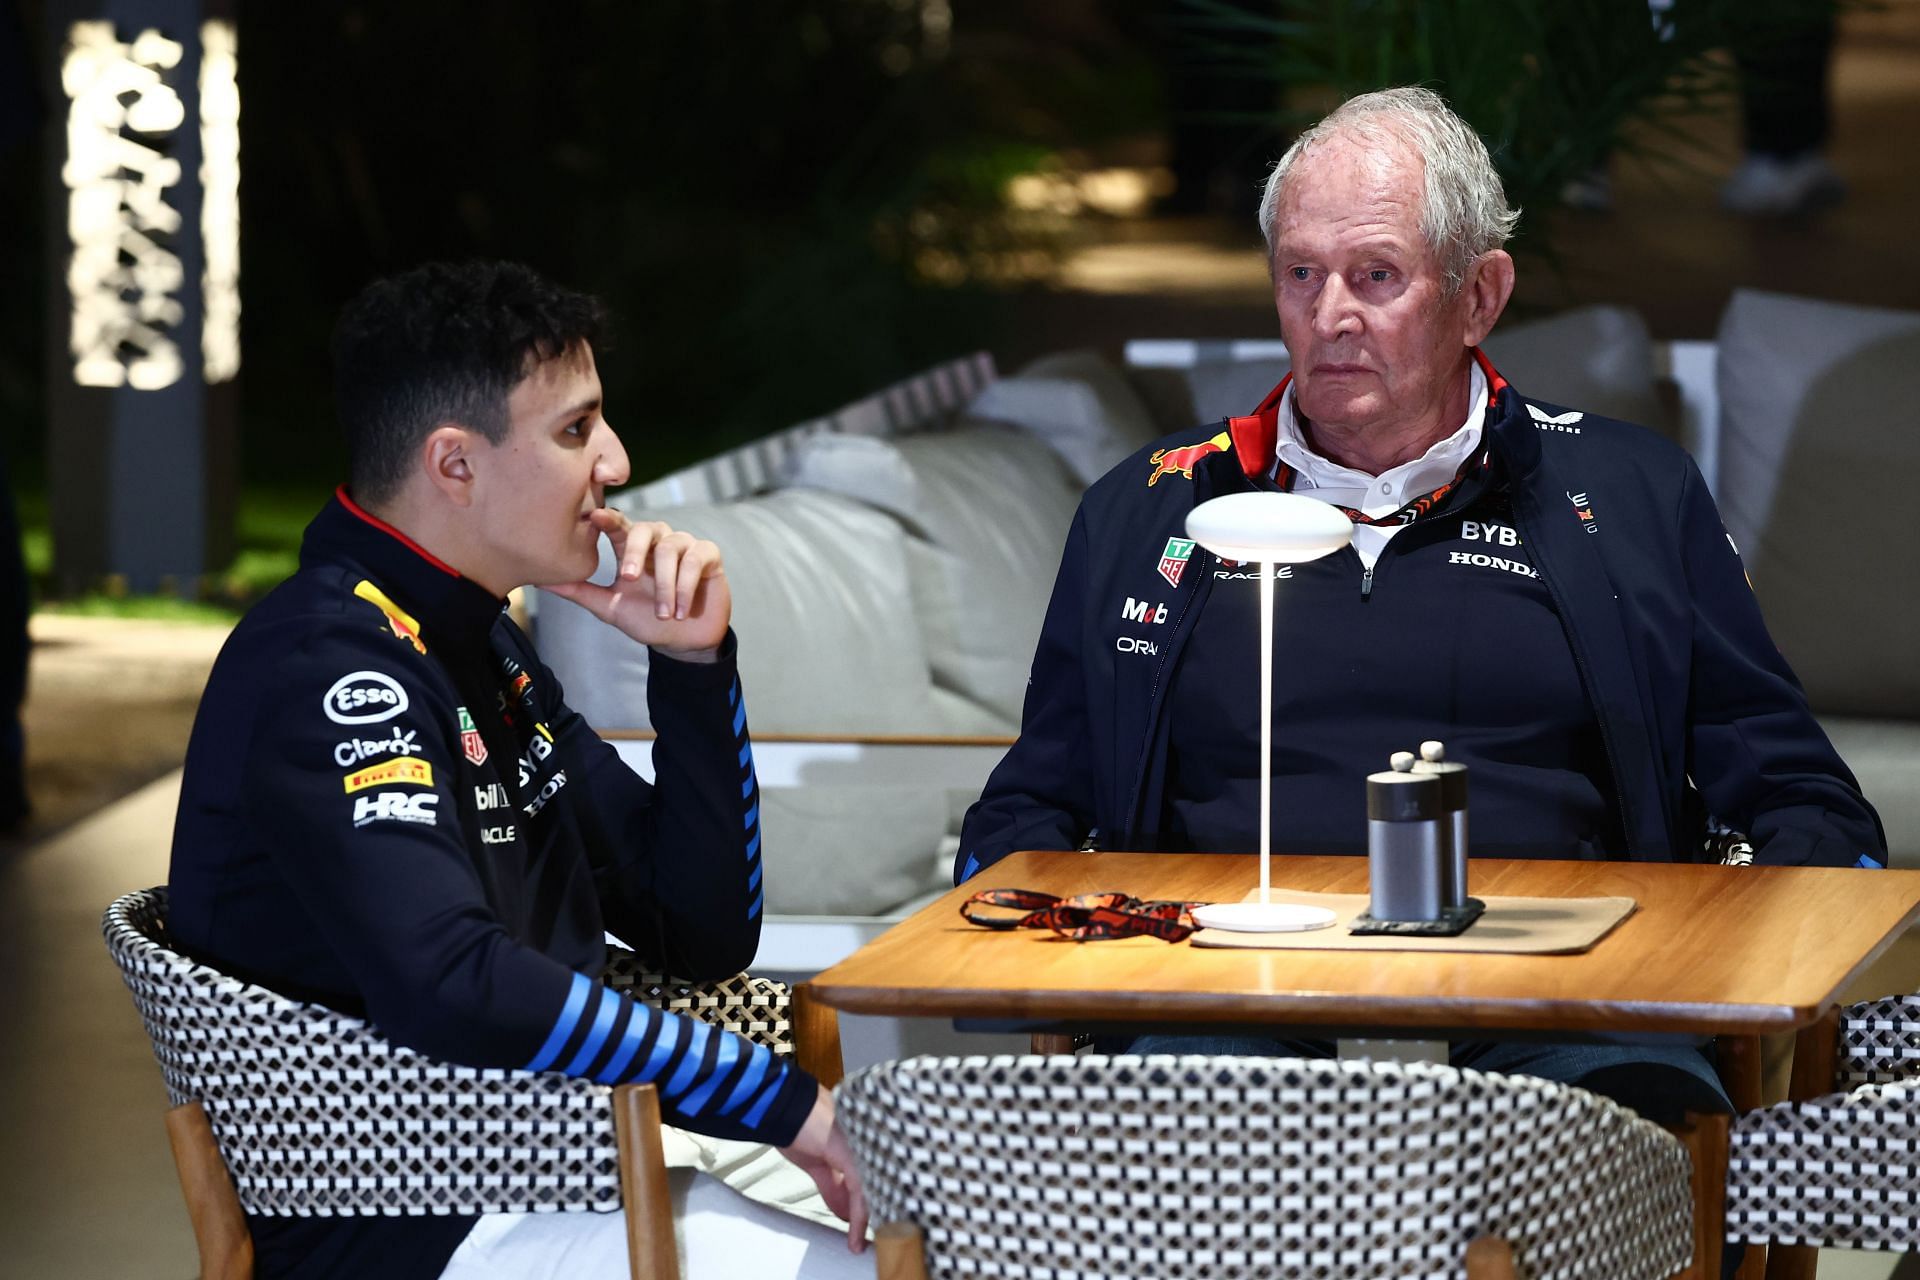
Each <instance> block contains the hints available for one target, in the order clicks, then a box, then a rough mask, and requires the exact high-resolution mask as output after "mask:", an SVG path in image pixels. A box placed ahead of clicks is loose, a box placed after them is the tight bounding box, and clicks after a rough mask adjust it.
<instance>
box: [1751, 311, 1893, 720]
mask: <svg viewBox="0 0 1920 1280" xmlns="http://www.w3.org/2000/svg"><path fill="white" fill-rule="evenodd" d="M1717 380H1718V386H1719V394H1720V447H1719V481H1718V486H1717V487H1718V492H1717V494H1716V495H1715V496H1716V498H1717V499H1718V501H1719V503H1720V511H1721V515H1722V517H1723V518H1724V519H1725V521H1726V524H1727V531H1728V533H1729V534H1731V535H1732V537H1733V540H1734V543H1735V545H1737V546H1738V547H1739V549H1740V552H1741V555H1742V557H1743V558H1744V559H1745V561H1746V565H1747V573H1748V576H1749V577H1750V578H1751V579H1752V580H1753V586H1754V590H1755V592H1756V593H1757V594H1758V595H1759V597H1760V604H1761V607H1762V608H1763V610H1764V611H1765V613H1766V617H1767V626H1768V629H1769V630H1770V631H1771V632H1772V633H1773V638H1774V642H1775V643H1776V644H1778V645H1779V646H1780V651H1781V652H1782V653H1784V654H1785V655H1786V656H1787V660H1788V661H1789V662H1791V663H1792V664H1793V668H1794V671H1795V672H1796V673H1797V674H1798V675H1799V676H1800V680H1801V682H1802V683H1803V684H1804V685H1805V686H1806V690H1807V697H1808V699H1809V700H1810V701H1811V702H1812V704H1813V706H1814V708H1815V709H1816V710H1819V711H1822V712H1829V713H1837V714H1852V715H1863V716H1876V717H1884V716H1901V717H1908V718H1920V664H1916V663H1915V662H1914V661H1913V633H1914V631H1915V629H1916V628H1920V594H1917V593H1916V592H1915V591H1914V590H1913V588H1912V584H1914V583H1916V582H1920V544H1916V543H1915V541H1914V538H1913V531H1912V529H1911V528H1910V527H1909V526H1910V524H1911V521H1910V520H1909V518H1908V513H1909V511H1910V506H1909V491H1910V487H1911V484H1912V479H1913V477H1914V475H1916V474H1920V432H1916V431H1915V430H1914V427H1913V423H1912V406H1913V405H1915V404H1920V312H1914V311H1894V310H1887V309H1883V308H1879V307H1855V306H1843V305H1841V304H1838V303H1832V302H1816V301H1812V300H1809V299H1805V298H1791V297H1786V296H1784V295H1780V294H1768V293H1759V292H1755V291H1752V290H1741V291H1739V292H1738V293H1736V294H1735V295H1734V297H1733V301H1732V302H1731V303H1730V304H1729V305H1728V307H1727V312H1726V315H1725V316H1724V317H1723V319H1722V321H1721V325H1720V335H1719V358H1718V372H1717Z"/></svg>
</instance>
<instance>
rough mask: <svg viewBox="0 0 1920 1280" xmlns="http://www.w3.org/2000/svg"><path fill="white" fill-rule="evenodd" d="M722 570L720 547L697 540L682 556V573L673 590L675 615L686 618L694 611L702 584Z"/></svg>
mask: <svg viewBox="0 0 1920 1280" xmlns="http://www.w3.org/2000/svg"><path fill="white" fill-rule="evenodd" d="M719 571H720V548H719V547H716V546H715V545H713V543H711V542H706V541H697V542H695V543H694V544H693V545H692V546H690V547H688V548H687V553H686V554H685V555H683V556H681V557H680V574H679V578H678V580H677V582H676V584H675V587H674V592H673V616H674V617H676V618H685V617H686V616H687V615H688V614H690V613H692V612H693V598H694V595H695V594H696V593H697V592H698V591H699V590H700V584H701V583H702V582H705V581H706V580H707V579H708V578H710V577H712V576H713V575H714V574H716V573H718V572H719Z"/></svg>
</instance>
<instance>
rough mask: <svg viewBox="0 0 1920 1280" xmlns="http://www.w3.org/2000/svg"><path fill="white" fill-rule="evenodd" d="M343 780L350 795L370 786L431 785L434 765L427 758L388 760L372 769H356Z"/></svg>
mask: <svg viewBox="0 0 1920 1280" xmlns="http://www.w3.org/2000/svg"><path fill="white" fill-rule="evenodd" d="M341 782H342V784H343V785H345V787H346V789H347V794H348V795H352V794H353V793H354V792H356V791H365V790H366V789H367V788H368V787H390V786H392V785H394V784H395V783H402V784H408V783H410V784H412V785H413V786H416V787H430V786H432V785H433V766H432V765H431V764H428V763H427V762H426V761H425V760H411V759H409V760H388V761H385V762H383V763H381V764H376V765H374V766H373V767H372V768H371V769H360V770H356V771H355V772H353V773H350V774H348V775H347V776H346V777H345V778H342V779H341Z"/></svg>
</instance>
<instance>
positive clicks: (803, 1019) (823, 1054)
mask: <svg viewBox="0 0 1920 1280" xmlns="http://www.w3.org/2000/svg"><path fill="white" fill-rule="evenodd" d="M793 1056H794V1059H795V1060H796V1061H798V1062H799V1064H800V1069H801V1070H802V1071H804V1072H806V1073H807V1074H808V1075H810V1076H812V1077H813V1078H814V1079H815V1080H818V1081H819V1082H820V1086H821V1088H823V1089H831V1088H833V1087H834V1086H835V1085H837V1084H839V1083H840V1077H841V1076H843V1075H845V1074H846V1069H847V1064H846V1059H845V1058H844V1057H843V1056H842V1055H841V1052H840V1015H839V1014H838V1013H836V1012H834V1011H833V1010H832V1009H831V1008H829V1007H828V1006H826V1005H824V1004H821V1003H820V1001H819V1000H817V999H815V998H814V994H813V984H812V983H808V982H803V983H801V984H800V985H799V986H797V987H795V988H794V989H793Z"/></svg>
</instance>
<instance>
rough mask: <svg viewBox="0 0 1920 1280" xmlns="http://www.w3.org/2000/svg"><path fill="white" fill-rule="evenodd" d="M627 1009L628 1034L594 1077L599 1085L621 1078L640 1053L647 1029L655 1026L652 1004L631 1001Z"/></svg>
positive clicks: (621, 1038)
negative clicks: (634, 1056) (628, 1065)
mask: <svg viewBox="0 0 1920 1280" xmlns="http://www.w3.org/2000/svg"><path fill="white" fill-rule="evenodd" d="M627 1007H628V1009H629V1010H630V1012H629V1013H628V1014H627V1030H626V1034H625V1035H622V1036H621V1037H620V1047H619V1048H618V1049H615V1050H614V1051H613V1057H612V1059H611V1060H610V1061H608V1063H607V1065H606V1066H604V1067H602V1068H601V1069H600V1074H599V1075H597V1076H595V1077H594V1081H595V1082H596V1083H598V1084H612V1083H613V1082H614V1081H615V1080H618V1079H619V1078H620V1073H621V1072H622V1071H625V1070H626V1069H627V1064H628V1063H629V1062H632V1061H633V1055H634V1054H636V1053H638V1052H640V1042H641V1041H642V1040H645V1039H646V1038H647V1028H648V1027H650V1026H652V1025H653V1019H654V1009H653V1006H652V1005H650V1004H641V1003H640V1002H639V1001H638V1000H629V1001H628V1002H627Z"/></svg>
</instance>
